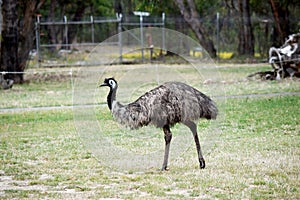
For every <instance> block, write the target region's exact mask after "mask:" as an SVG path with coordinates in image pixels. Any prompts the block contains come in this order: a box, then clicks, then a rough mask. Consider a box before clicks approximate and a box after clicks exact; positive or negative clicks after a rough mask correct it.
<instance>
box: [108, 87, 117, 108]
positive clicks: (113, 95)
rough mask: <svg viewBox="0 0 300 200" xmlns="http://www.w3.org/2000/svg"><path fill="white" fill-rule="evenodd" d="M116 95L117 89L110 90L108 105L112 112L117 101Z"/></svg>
mask: <svg viewBox="0 0 300 200" xmlns="http://www.w3.org/2000/svg"><path fill="white" fill-rule="evenodd" d="M116 93H117V88H114V89H112V88H110V91H109V94H108V96H107V105H108V108H109V109H110V110H111V109H112V103H113V101H115V100H116Z"/></svg>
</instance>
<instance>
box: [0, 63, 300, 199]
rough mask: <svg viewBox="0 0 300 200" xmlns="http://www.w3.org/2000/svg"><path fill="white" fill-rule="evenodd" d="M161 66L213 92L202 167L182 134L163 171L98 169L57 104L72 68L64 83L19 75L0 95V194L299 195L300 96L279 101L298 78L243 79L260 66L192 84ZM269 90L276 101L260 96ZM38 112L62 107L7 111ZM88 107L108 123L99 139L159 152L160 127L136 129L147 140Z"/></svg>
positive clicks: (224, 71) (63, 100)
mask: <svg viewBox="0 0 300 200" xmlns="http://www.w3.org/2000/svg"><path fill="white" fill-rule="evenodd" d="M138 67H139V66H124V67H123V66H111V67H110V68H109V69H107V68H106V70H103V71H101V69H100V72H101V73H103V76H106V75H111V74H113V75H114V76H115V77H117V78H118V77H122V74H124V73H125V72H124V71H126V73H127V72H128V70H129V69H130V70H132V69H136V68H138ZM168 67H174V68H176V72H178V73H179V74H180V77H184V78H185V80H187V81H188V82H190V83H192V84H193V85H195V86H196V87H198V88H200V89H201V90H202V91H205V92H206V93H208V94H209V95H210V96H212V98H213V99H215V101H216V102H217V105H218V107H219V110H220V118H219V119H218V120H217V121H216V122H214V123H213V124H215V125H216V126H217V128H218V132H217V133H212V132H210V131H209V130H210V129H209V127H210V126H211V125H213V124H210V123H209V122H207V121H201V122H199V123H198V129H199V132H200V136H201V138H208V139H209V142H211V144H210V145H206V144H204V143H205V141H206V140H204V141H203V142H204V143H202V145H203V146H204V158H205V159H206V164H207V166H206V168H205V169H203V170H200V169H199V168H198V167H199V166H198V161H197V159H196V149H195V147H194V144H193V141H192V136H191V133H189V132H187V133H184V134H186V138H188V139H190V140H191V145H190V147H188V148H186V149H185V151H184V152H182V154H181V155H180V156H178V157H177V158H176V159H173V160H172V162H171V163H170V165H169V168H170V170H169V171H166V172H160V171H158V170H157V169H159V168H160V165H159V166H149V167H145V170H143V171H134V170H120V169H114V168H110V167H108V166H107V164H105V163H104V164H103V162H102V161H101V158H100V159H99V157H97V156H95V155H94V154H93V153H91V151H89V148H88V147H87V146H86V141H83V140H82V137H81V136H82V135H81V134H79V133H78V129H77V128H76V126H75V125H74V123H76V119H75V120H74V110H72V109H71V108H69V107H66V108H64V107H63V106H72V105H73V101H72V94H73V90H74V88H73V87H74V79H76V78H78V77H80V74H79V73H77V70H76V69H74V72H73V75H72V77H71V76H70V73H69V72H68V70H66V69H41V72H42V71H45V70H46V71H47V70H48V71H49V72H50V71H51V73H45V74H43V73H38V74H33V75H32V74H28V75H26V77H27V78H29V79H32V80H31V82H30V83H27V84H23V85H16V86H14V87H13V89H12V90H10V91H0V101H1V104H0V119H1V120H0V139H1V142H0V162H1V165H0V198H1V199H101V198H114V199H299V198H300V189H299V188H300V162H299V160H300V121H299V120H300V118H299V116H300V109H299V105H300V96H299V94H298V95H297V94H294V95H286V94H287V93H288V92H293V93H295V92H300V82H299V80H296V79H294V80H291V79H286V80H282V81H261V80H247V79H246V76H247V75H249V74H250V73H253V72H255V71H259V70H265V69H268V67H267V66H263V65H250V66H248V65H239V66H238V65H233V66H221V67H219V68H218V69H217V71H218V73H219V77H221V79H220V80H202V81H201V83H200V84H199V83H197V81H196V80H195V79H194V78H193V73H194V72H193V71H192V70H189V69H186V68H184V67H183V66H182V65H179V66H177V65H174V66H168ZM100 68H102V67H100ZM103 68H104V67H103ZM35 70H36V69H35ZM214 70H216V69H214ZM29 71H30V70H29ZM52 71H56V72H55V73H52ZM208 73H209V72H208ZM211 73H213V72H211ZM49 74H50V75H49ZM49 76H50V77H49ZM99 76H100V75H99ZM123 76H124V75H123ZM100 77H101V78H102V75H101V76H100ZM125 77H126V76H125ZM71 78H73V79H71ZM136 80H138V81H140V80H139V79H136ZM99 81H100V80H99ZM132 82H135V80H134V79H133V80H132ZM75 85H76V83H75ZM131 85H132V84H131ZM126 87H127V86H126ZM146 87H148V86H145V87H139V88H138V90H134V92H135V93H131V94H130V97H128V98H133V99H134V98H135V97H136V96H138V95H140V93H142V92H143V88H146ZM218 88H221V89H218ZM121 89H122V88H120V92H121ZM95 91H96V94H97V95H99V97H95V99H96V100H95V99H94V100H92V101H91V102H90V103H100V104H104V103H105V99H106V94H107V90H105V89H103V90H100V89H95ZM95 91H94V92H95ZM128 91H130V88H129V89H128ZM274 93H275V94H278V95H268V94H274ZM125 94H126V92H125ZM127 94H128V95H129V93H127ZM253 94H261V95H259V96H253ZM280 94H281V95H280ZM122 95H123V94H122ZM224 95H226V96H227V98H226V97H225V96H224ZM236 95H238V96H236ZM238 97H240V98H238ZM95 101H96V102H95ZM45 106H47V107H48V106H62V108H61V109H33V110H30V109H28V110H14V109H10V110H7V108H28V107H45ZM94 110H95V113H96V118H97V120H98V122H99V124H100V125H101V126H102V124H103V126H104V125H105V126H107V127H101V128H103V129H105V130H110V129H111V130H113V131H108V132H107V133H104V134H107V135H108V137H111V140H112V142H113V143H118V145H121V146H123V147H124V148H128V149H132V150H133V151H143V152H147V150H145V149H146V148H148V149H151V148H152V149H156V148H163V146H164V141H163V134H162V131H160V130H157V129H154V128H151V127H150V128H149V129H145V131H144V132H143V131H141V132H142V133H143V134H145V133H146V134H148V132H149V131H152V130H153V131H155V133H152V136H151V137H148V138H149V141H153V142H152V143H151V142H150V144H148V143H149V141H148V142H147V141H145V137H146V136H145V137H144V136H141V137H140V136H138V137H137V138H135V137H133V136H134V134H136V133H139V132H134V133H133V132H131V131H130V130H128V129H124V128H123V127H120V126H118V125H117V124H116V123H115V122H114V121H113V120H112V117H111V116H110V113H109V110H108V108H107V107H106V106H98V107H95V109H94ZM141 130H143V129H141ZM181 130H182V126H181V125H179V126H176V127H174V134H175V135H176V134H178V132H180V131H181ZM139 138H141V141H139ZM146 138H147V137H146ZM201 138H200V140H201ZM135 144H136V145H135ZM172 148H173V149H172ZM99 149H101V147H99ZM172 150H173V151H172ZM175 150H176V144H171V151H170V154H172V152H174V151H175ZM161 159H162V158H161ZM111 162H114V160H113V159H112V160H111Z"/></svg>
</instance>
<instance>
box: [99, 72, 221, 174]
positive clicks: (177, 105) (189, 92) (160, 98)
mask: <svg viewBox="0 0 300 200" xmlns="http://www.w3.org/2000/svg"><path fill="white" fill-rule="evenodd" d="M101 86H108V87H109V88H110V92H109V94H108V96H107V104H108V107H109V109H110V110H111V113H112V115H113V117H114V119H115V120H116V121H117V122H118V123H120V124H123V125H125V126H127V127H130V128H132V129H137V128H139V127H142V126H147V125H149V124H152V125H154V126H156V127H158V128H163V131H164V134H165V141H166V147H165V157H164V163H163V167H162V170H166V169H167V162H168V155H169V147H170V142H171V139H172V133H171V131H170V127H172V126H173V125H175V124H176V123H182V124H185V125H186V126H188V127H189V128H190V130H191V131H192V133H193V136H194V140H195V143H196V147H197V152H198V157H199V163H200V168H204V167H205V161H204V159H203V156H202V153H201V147H200V142H199V139H198V134H197V126H196V124H195V123H194V121H196V120H198V119H200V118H206V119H216V117H217V114H218V109H217V107H216V105H215V103H214V102H213V101H212V100H211V99H210V98H209V97H208V96H206V95H205V94H203V93H201V92H200V91H198V90H197V89H195V88H193V87H191V86H189V85H187V84H185V83H181V82H167V83H164V84H162V85H160V86H158V87H156V88H154V89H152V90H150V91H149V92H147V93H145V94H144V95H142V96H141V97H139V98H138V99H137V100H136V101H134V102H132V103H130V104H127V105H122V104H121V103H119V102H117V101H116V91H117V88H118V84H117V81H116V80H115V79H114V78H107V79H105V80H104V83H103V84H102V85H101Z"/></svg>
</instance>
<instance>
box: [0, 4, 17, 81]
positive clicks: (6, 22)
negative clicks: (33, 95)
mask: <svg viewBox="0 0 300 200" xmlns="http://www.w3.org/2000/svg"><path fill="white" fill-rule="evenodd" d="M2 14H3V29H2V41H1V61H0V63H1V66H0V71H6V72H16V71H17V69H18V15H17V2H16V1H15V0H3V4H2ZM4 78H5V79H14V80H15V75H14V74H6V75H5V76H4ZM15 81H16V82H17V81H18V80H17V78H16V80H15Z"/></svg>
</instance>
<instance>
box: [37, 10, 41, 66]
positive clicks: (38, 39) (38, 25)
mask: <svg viewBox="0 0 300 200" xmlns="http://www.w3.org/2000/svg"><path fill="white" fill-rule="evenodd" d="M40 44H41V42H40V15H37V17H36V23H35V45H36V52H37V56H38V65H39V67H40V63H41V62H42V55H41V50H40Z"/></svg>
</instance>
